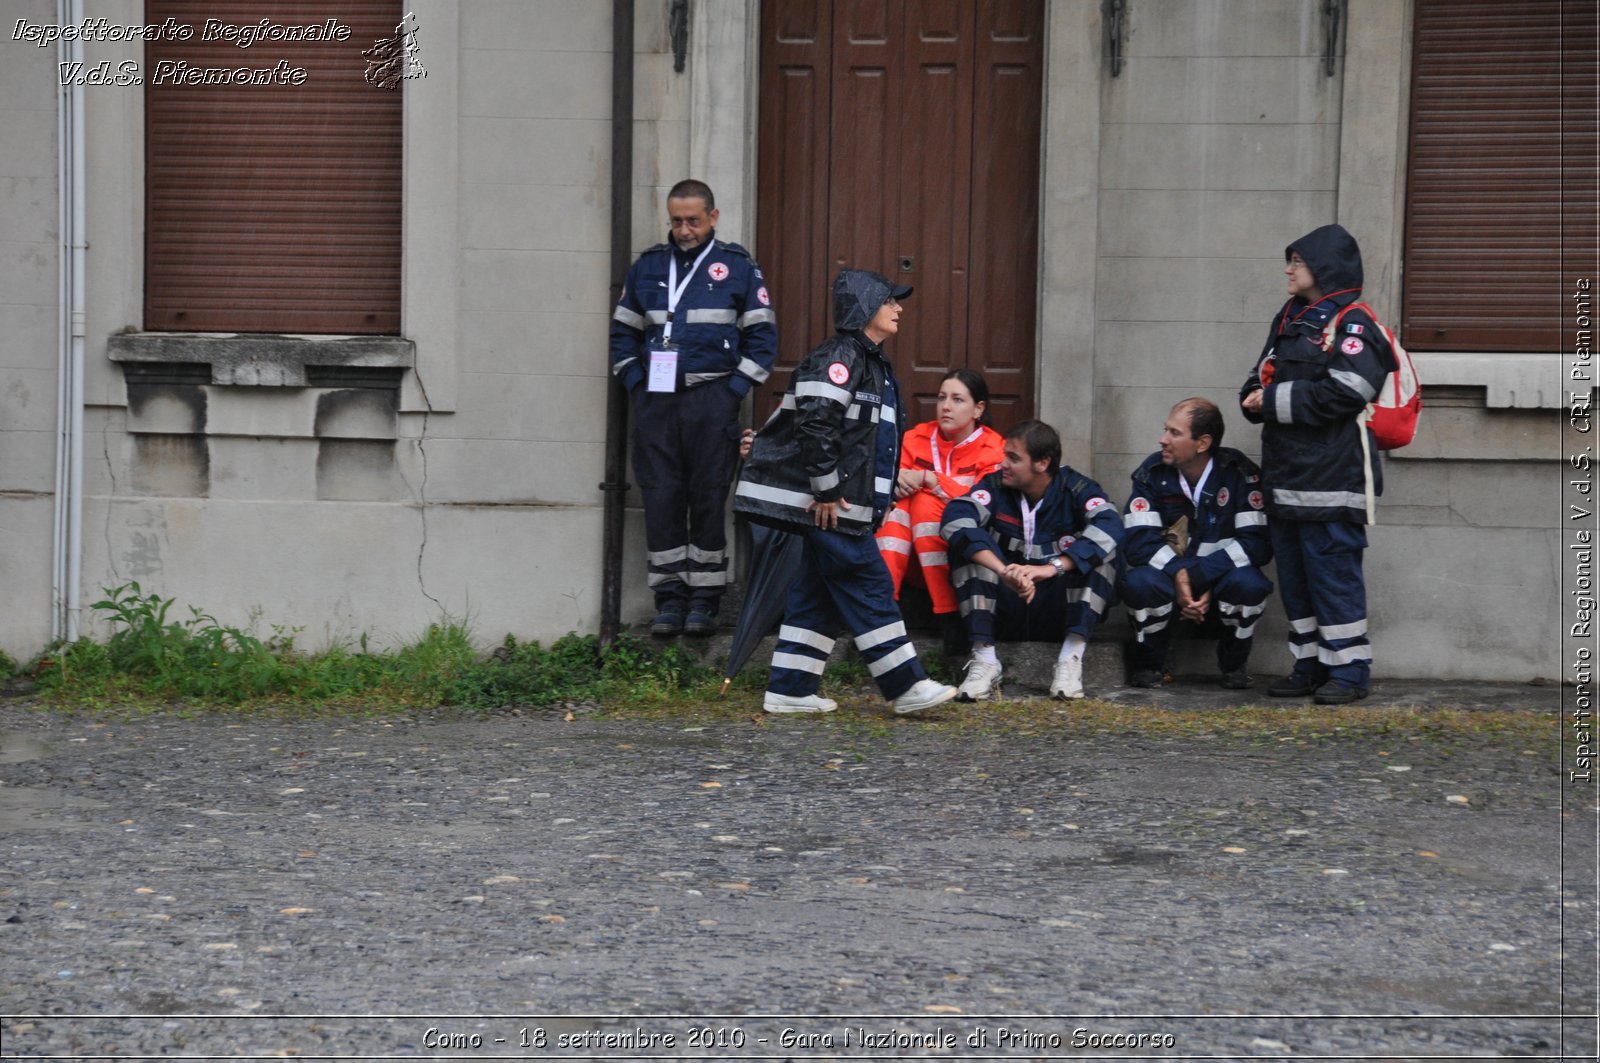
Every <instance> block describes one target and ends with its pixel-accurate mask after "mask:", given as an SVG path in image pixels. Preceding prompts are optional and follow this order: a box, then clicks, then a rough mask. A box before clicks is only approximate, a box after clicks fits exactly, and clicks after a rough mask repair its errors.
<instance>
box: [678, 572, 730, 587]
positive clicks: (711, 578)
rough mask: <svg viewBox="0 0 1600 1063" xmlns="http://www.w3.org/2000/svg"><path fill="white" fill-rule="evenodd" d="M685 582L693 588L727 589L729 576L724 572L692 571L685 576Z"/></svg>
mask: <svg viewBox="0 0 1600 1063" xmlns="http://www.w3.org/2000/svg"><path fill="white" fill-rule="evenodd" d="M683 582H685V583H687V584H688V585H689V586H691V587H726V586H727V585H728V574H727V573H726V572H724V571H720V570H719V571H716V572H696V571H695V570H693V569H690V570H689V571H688V572H685V573H684V574H683Z"/></svg>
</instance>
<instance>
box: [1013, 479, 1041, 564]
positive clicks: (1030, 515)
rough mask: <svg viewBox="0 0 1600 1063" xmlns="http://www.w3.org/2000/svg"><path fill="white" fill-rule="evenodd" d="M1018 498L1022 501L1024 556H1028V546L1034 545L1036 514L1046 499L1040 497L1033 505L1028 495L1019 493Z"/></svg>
mask: <svg viewBox="0 0 1600 1063" xmlns="http://www.w3.org/2000/svg"><path fill="white" fill-rule="evenodd" d="M1017 498H1018V500H1019V501H1021V503H1022V556H1023V557H1027V556H1028V547H1030V546H1032V545H1033V531H1034V528H1036V527H1037V526H1038V521H1036V520H1035V519H1034V515H1035V514H1037V513H1038V512H1039V507H1040V506H1042V505H1044V499H1042V498H1041V499H1039V501H1038V502H1036V503H1035V504H1033V505H1031V506H1030V505H1028V496H1027V495H1023V494H1019V495H1018V496H1017Z"/></svg>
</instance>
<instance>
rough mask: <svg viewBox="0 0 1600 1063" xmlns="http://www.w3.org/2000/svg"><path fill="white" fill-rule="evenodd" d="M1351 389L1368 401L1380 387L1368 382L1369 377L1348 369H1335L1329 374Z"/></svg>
mask: <svg viewBox="0 0 1600 1063" xmlns="http://www.w3.org/2000/svg"><path fill="white" fill-rule="evenodd" d="M1328 375H1329V376H1330V377H1332V378H1333V379H1335V380H1337V381H1338V382H1339V383H1341V384H1343V385H1344V386H1345V387H1347V388H1349V389H1350V390H1351V391H1353V392H1355V393H1356V394H1357V395H1360V396H1361V397H1362V399H1364V400H1365V401H1367V402H1371V401H1372V397H1373V396H1374V395H1376V394H1377V393H1378V389H1377V388H1375V387H1373V386H1372V385H1371V384H1369V383H1368V382H1367V378H1366V377H1364V376H1362V375H1361V374H1360V373H1352V372H1351V371H1350V370H1348V369H1335V370H1333V371H1332V372H1330V373H1329V374H1328Z"/></svg>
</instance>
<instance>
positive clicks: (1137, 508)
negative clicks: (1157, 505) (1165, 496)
mask: <svg viewBox="0 0 1600 1063" xmlns="http://www.w3.org/2000/svg"><path fill="white" fill-rule="evenodd" d="M1128 508H1129V509H1131V510H1133V511H1134V512H1135V513H1144V512H1146V511H1148V510H1149V509H1150V503H1149V502H1147V501H1145V500H1144V499H1142V498H1136V499H1134V500H1133V501H1132V502H1129V503H1128Z"/></svg>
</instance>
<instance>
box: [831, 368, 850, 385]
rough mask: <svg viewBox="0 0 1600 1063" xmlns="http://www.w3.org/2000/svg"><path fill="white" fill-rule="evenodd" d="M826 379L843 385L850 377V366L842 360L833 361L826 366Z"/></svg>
mask: <svg viewBox="0 0 1600 1063" xmlns="http://www.w3.org/2000/svg"><path fill="white" fill-rule="evenodd" d="M828 379H829V380H831V381H833V382H834V383H835V384H838V385H840V386H841V387H843V386H844V382H845V381H846V380H849V379H850V367H849V366H847V365H845V364H844V363H843V362H834V363H833V364H832V365H830V366H828Z"/></svg>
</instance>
